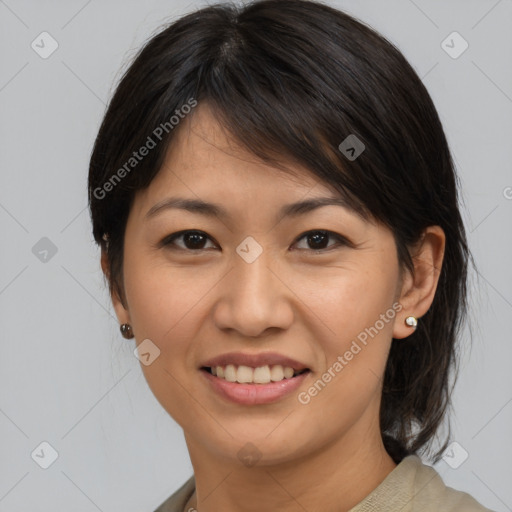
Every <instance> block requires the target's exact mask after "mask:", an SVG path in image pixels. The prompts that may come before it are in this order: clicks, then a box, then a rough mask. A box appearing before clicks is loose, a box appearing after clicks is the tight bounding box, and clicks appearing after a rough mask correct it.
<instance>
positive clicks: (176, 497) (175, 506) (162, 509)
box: [154, 475, 196, 512]
mask: <svg viewBox="0 0 512 512" xmlns="http://www.w3.org/2000/svg"><path fill="white" fill-rule="evenodd" d="M195 486H196V483H195V479H194V475H192V476H191V477H190V478H189V479H188V480H187V481H186V482H185V483H184V484H183V485H182V486H181V487H180V488H179V489H177V490H176V491H175V492H174V493H173V494H172V495H171V496H170V497H169V498H167V499H166V500H165V501H164V502H163V503H162V504H160V506H159V507H158V508H157V509H155V511H154V512H183V508H184V507H185V505H186V503H187V501H188V499H189V498H190V496H192V493H193V492H194V489H195Z"/></svg>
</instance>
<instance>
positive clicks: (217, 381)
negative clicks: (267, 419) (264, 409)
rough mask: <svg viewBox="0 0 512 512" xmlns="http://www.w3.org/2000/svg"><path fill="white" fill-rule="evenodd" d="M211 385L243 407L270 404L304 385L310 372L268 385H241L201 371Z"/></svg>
mask: <svg viewBox="0 0 512 512" xmlns="http://www.w3.org/2000/svg"><path fill="white" fill-rule="evenodd" d="M200 372H201V373H202V374H203V375H204V376H205V378H206V379H208V381H209V382H210V383H211V385H212V387H213V389H214V390H215V391H216V392H217V393H218V394H220V395H221V396H223V397H224V398H227V399H228V400H231V401H232V402H235V403H237V404H242V405H257V404H270V403H273V402H277V401H279V400H281V399H282V398H284V397H285V396H286V395H289V394H290V393H292V392H293V391H296V390H297V388H298V387H299V386H300V385H301V384H302V382H303V381H304V379H305V378H306V377H307V376H308V375H309V374H310V372H309V371H307V372H304V373H301V374H300V375H297V376H296V377H292V378H290V379H283V380H281V381H279V382H269V383H268V384H240V383H238V382H229V381H227V380H226V379H221V378H219V377H215V375H212V374H211V373H210V372H208V371H207V370H200Z"/></svg>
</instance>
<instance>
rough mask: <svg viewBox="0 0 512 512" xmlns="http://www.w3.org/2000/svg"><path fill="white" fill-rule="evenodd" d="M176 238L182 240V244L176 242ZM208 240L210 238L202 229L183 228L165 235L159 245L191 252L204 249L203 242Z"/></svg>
mask: <svg viewBox="0 0 512 512" xmlns="http://www.w3.org/2000/svg"><path fill="white" fill-rule="evenodd" d="M177 240H182V241H183V246H180V245H178V244H176V241H177ZM208 240H212V239H211V238H210V237H209V236H208V235H207V234H206V233H204V232H203V231H197V230H183V231H179V232H177V233H172V234H171V235H168V236H166V237H165V238H164V239H163V240H162V241H161V242H160V245H161V247H166V248H168V249H171V250H173V249H180V250H184V251H187V250H188V251H192V252H197V251H201V250H204V249H205V243H206V242H207V241H208ZM214 247H215V246H214ZM206 249H207V248H206Z"/></svg>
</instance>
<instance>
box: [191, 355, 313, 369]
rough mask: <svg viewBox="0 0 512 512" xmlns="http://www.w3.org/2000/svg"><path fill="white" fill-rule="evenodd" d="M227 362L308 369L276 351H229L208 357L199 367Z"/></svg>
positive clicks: (253, 366) (237, 364)
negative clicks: (259, 352) (248, 352)
mask: <svg viewBox="0 0 512 512" xmlns="http://www.w3.org/2000/svg"><path fill="white" fill-rule="evenodd" d="M228 364H233V365H235V366H240V365H243V366H249V367H252V368H258V367H260V366H266V365H268V366H272V365H277V364H280V365H281V366H289V367H291V368H293V369H294V370H296V371H301V370H304V369H308V367H307V366H306V365H305V364H303V363H301V362H300V361H297V360H295V359H292V358H291V357H287V356H283V355H282V354H278V353H277V352H264V353H261V354H244V353H243V352H229V353H227V354H221V355H219V356H216V357H213V358H212V359H208V360H207V361H205V362H204V363H202V364H201V367H205V366H206V367H209V368H211V367H212V366H213V367H215V366H226V365H228Z"/></svg>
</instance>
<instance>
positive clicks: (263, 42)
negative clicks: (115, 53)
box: [89, 0, 472, 462]
mask: <svg viewBox="0 0 512 512" xmlns="http://www.w3.org/2000/svg"><path fill="white" fill-rule="evenodd" d="M191 100H193V101H197V102H198V103H199V104H201V102H205V103H206V102H207V103H208V105H209V106H210V107H211V108H213V109H214V111H215V113H216V115H217V116H218V119H219V121H220V122H221V124H222V125H223V126H224V127H225V128H227V129H228V130H229V133H231V134H234V136H235V137H236V139H237V141H239V143H240V144H241V145H242V146H243V147H245V148H247V149H248V150H249V151H251V152H252V153H253V154H255V155H256V156H258V157H260V158H261V159H263V161H265V162H268V163H272V164H275V165H278V166H279V161H280V159H281V160H284V159H285V158H286V159H290V158H291V159H293V160H294V161H296V162H298V163H300V164H301V165H303V166H304V167H306V168H308V169H309V170H311V172H312V173H313V174H314V175H316V176H317V177H318V178H319V179H320V180H321V181H322V182H325V183H327V184H329V185H331V186H333V187H335V189H336V190H337V191H339V193H340V195H342V196H343V197H344V198H345V199H346V200H347V202H348V203H349V205H350V206H351V207H352V208H354V210H355V211H357V212H359V213H360V214H361V215H363V216H365V218H368V219H370V218H373V219H376V220H378V221H379V222H381V223H383V224H384V225H386V226H387V227H389V228H390V229H391V230H392V232H393V234H394V237H395V242H396V247H397V254H398V260H399V263H400V265H401V268H402V270H403V269H404V268H407V269H409V270H410V271H411V272H413V270H414V268H413V265H412V260H411V257H410V254H409V250H408V248H409V247H410V246H411V245H412V244H414V243H415V242H417V241H418V240H419V239H420V238H421V234H422V232H423V230H424V228H426V227H427V226H430V225H439V226H441V227H442V229H443V230H444V232H445V234H446V248H445V254H444V261H443V266H442V269H441V273H440V277H439V283H438V288H437V291H436V294H435V297H434V300H433V303H432V305H431V307H430V309H429V310H428V312H427V313H426V314H425V315H424V316H423V317H422V318H421V319H420V320H419V324H418V328H417V330H416V331H415V332H414V333H413V334H411V335H410V336H409V337H408V338H407V340H406V341H405V340H393V343H392V346H391V350H390V354H389V358H388V362H387V367H386V370H385V376H384V383H383V394H382V404H381V411H380V426H381V432H382V436H383V441H384V445H385V447H386V449H387V451H388V452H389V453H390V455H391V456H392V457H393V459H394V460H395V461H396V462H399V461H400V460H401V459H402V458H403V457H404V456H405V455H407V454H411V453H416V452H417V451H418V450H419V449H420V448H421V449H422V450H426V448H431V444H432V441H433V439H434V438H435V436H436V434H437V433H438V430H439V427H440V426H441V424H442V421H443V419H445V416H446V412H447V410H448V408H449V406H450V405H451V403H450V395H451V391H452V388H451V387H450V375H451V372H452V371H453V372H454V376H456V374H457V372H456V366H457V365H456V362H457V358H456V340H457V337H458V335H459V330H460V328H461V326H462V325H463V321H464V319H465V318H466V317H467V297H466V292H467V270H468V263H469V261H470V260H471V261H472V258H471V254H470V252H469V249H468V245H467V241H466V235H465V230H464V225H463V221H462V219H461V215H460V212H459V207H458V200H459V197H458V178H457V175H456V173H455V169H454V164H453V161H452V157H451V154H450V151H449V147H448V144H447V140H446V138H445V134H444V132H443V127H442V125H441V122H440V119H439V117H438V114H437V112H436V109H435V107H434V105H433V102H432V100H431V98H430V96H429V94H428V92H427V90H426V88H425V87H424V85H423V83H422V82H421V80H420V78H419V77H418V76H417V74H416V73H415V71H414V70H413V68H412V67H411V66H410V64H409V63H408V62H407V61H406V59H405V58H404V56H403V55H402V54H401V53H400V51H399V50H398V49H397V48H396V47H395V46H394V45H393V44H392V43H390V42H389V41H387V40H386V39H385V38H384V37H382V36H381V35H379V34H378V33H376V32H375V31H374V30H372V29H371V28H370V27H368V26H367V25H365V24H364V23H362V22H360V21H358V20H356V19H354V18H353V17H351V16H349V15H347V14H345V13H343V12H342V11H339V10H336V9H334V8H331V7H329V6H326V5H323V4H321V3H318V2H314V1H305V0H263V1H256V2H252V3H249V4H246V5H245V6H243V7H237V6H235V5H233V4H217V5H212V6H209V7H206V8H203V9H200V10H198V11H196V12H193V13H191V14H188V15H186V16H184V17H182V18H181V19H179V20H177V21H175V22H173V23H172V24H170V25H169V26H167V27H165V28H164V29H162V30H160V31H159V32H158V33H157V34H156V35H155V36H154V37H152V38H151V39H150V40H149V41H148V42H147V43H146V44H145V45H144V47H143V48H142V49H141V50H140V51H139V53H138V54H137V56H136V58H135V59H134V61H133V63H132V64H131V65H130V67H129V68H128V69H127V71H126V72H125V74H124V75H123V77H122V79H121V80H120V83H119V85H118V86H117V89H116V91H115V93H114V95H113V97H112V99H111V101H110V104H109V106H108V109H107V111H106V114H105V116H104V120H103V123H102V125H101V128H100V130H99V133H98V136H97V138H96V141H95V145H94V149H93V152H92V156H91V160H90V168H89V204H90V211H91V217H92V225H93V235H94V239H95V240H96V242H97V243H98V244H101V246H102V248H103V249H105V250H106V249H107V247H106V244H105V240H104V239H103V236H104V235H108V251H107V254H108V268H109V276H108V277H109V285H110V289H111V291H113V292H115V293H117V294H118V295H119V296H120V297H121V299H122V300H123V297H124V292H123V278H122V274H123V272H122V268H123V266H122V264H123V240H124V232H125V227H126V221H127V216H128V213H129V211H130V207H131V204H132V201H133V198H134V196H135V194H136V192H137V191H138V190H141V189H144V188H145V187H147V186H148V185H149V183H150V182H151V180H152V179H153V178H154V177H155V176H156V174H157V173H158V171H159V169H160V168H161V165H162V162H163V158H164V155H165V151H166V148H167V147H168V145H169V142H170V141H171V140H172V137H173V136H174V134H175V133H176V131H177V129H179V125H178V126H176V128H174V123H171V122H170V119H171V117H172V116H173V115H177V114H178V112H176V111H177V110H178V111H180V112H182V111H181V110H180V109H183V106H184V105H187V104H189V105H190V103H191ZM191 115H193V113H192V114H191ZM166 123H167V124H166ZM171 124H172V125H173V126H171ZM157 127H165V129H160V131H158V134H159V137H156V136H155V130H156V129H157ZM351 134H353V135H355V136H356V137H357V138H358V139H360V140H361V141H362V142H363V143H364V145H365V150H364V151H363V152H362V153H361V154H360V156H359V157H358V158H356V159H354V160H351V159H349V158H347V157H346V155H345V154H343V153H342V152H341V151H340V150H339V149H338V147H339V145H340V143H341V142H342V141H344V140H345V139H346V137H347V136H349V135H351ZM148 138H151V139H152V140H153V139H155V140H153V142H155V143H156V147H154V148H152V149H151V150H150V151H149V152H147V155H146V156H145V157H144V158H143V159H140V160H137V162H135V161H131V160H130V158H133V152H134V151H137V150H138V149H139V148H141V147H142V146H144V145H146V146H147V145H148V140H149V139H148ZM156 139H158V141H157V140H156ZM127 162H131V164H130V166H127ZM132 164H133V165H132ZM121 169H124V172H121ZM454 384H455V380H454V382H453V385H454ZM447 444H448V439H446V440H445V442H444V444H443V445H442V446H441V447H440V448H439V449H438V450H437V452H436V453H435V454H434V455H435V458H434V461H437V460H439V458H440V454H441V453H442V452H443V451H444V449H445V448H446V446H447Z"/></svg>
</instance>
